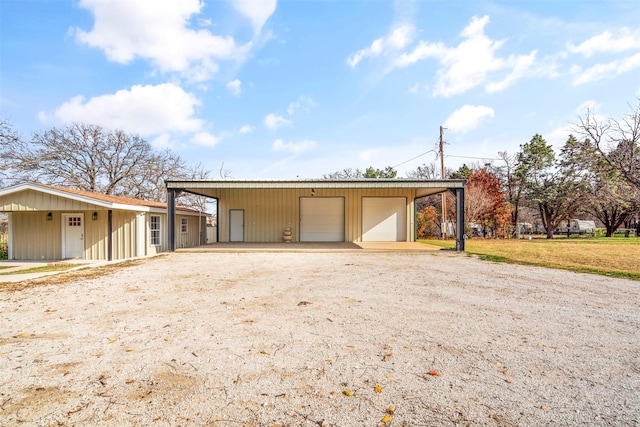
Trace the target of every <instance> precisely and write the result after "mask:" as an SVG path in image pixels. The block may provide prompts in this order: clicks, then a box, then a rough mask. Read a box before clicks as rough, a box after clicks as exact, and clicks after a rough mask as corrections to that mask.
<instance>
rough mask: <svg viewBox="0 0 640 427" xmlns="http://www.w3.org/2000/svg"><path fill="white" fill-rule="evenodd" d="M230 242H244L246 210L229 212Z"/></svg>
mask: <svg viewBox="0 0 640 427" xmlns="http://www.w3.org/2000/svg"><path fill="white" fill-rule="evenodd" d="M229 241H230V242H244V210H242V209H231V210H230V211H229Z"/></svg>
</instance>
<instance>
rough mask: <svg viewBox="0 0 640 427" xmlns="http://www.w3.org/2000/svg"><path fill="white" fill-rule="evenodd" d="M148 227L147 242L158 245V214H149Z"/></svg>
mask: <svg viewBox="0 0 640 427" xmlns="http://www.w3.org/2000/svg"><path fill="white" fill-rule="evenodd" d="M149 229H150V230H151V234H150V236H149V238H150V242H149V243H150V244H151V246H160V215H151V218H150V221H149Z"/></svg>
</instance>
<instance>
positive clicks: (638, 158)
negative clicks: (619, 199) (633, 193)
mask: <svg viewBox="0 0 640 427" xmlns="http://www.w3.org/2000/svg"><path fill="white" fill-rule="evenodd" d="M573 127H574V130H575V132H576V133H578V134H580V135H582V136H584V137H585V138H587V139H588V142H589V143H590V144H592V146H593V148H594V149H595V151H596V152H597V153H598V154H599V155H600V156H602V158H603V159H604V160H605V161H606V163H607V164H608V165H609V167H610V168H611V169H612V170H615V171H617V172H618V173H620V174H621V175H622V176H623V177H624V178H625V179H626V180H627V181H628V182H629V183H630V184H631V185H633V186H634V187H636V188H640V99H639V100H638V105H637V106H636V107H635V108H633V107H632V110H631V112H630V113H628V114H627V115H625V116H623V117H621V118H619V119H616V118H611V117H610V118H608V119H601V118H599V117H598V116H596V114H595V113H594V112H593V111H592V110H587V113H586V114H585V115H584V117H580V118H579V122H578V123H575V124H574V125H573Z"/></svg>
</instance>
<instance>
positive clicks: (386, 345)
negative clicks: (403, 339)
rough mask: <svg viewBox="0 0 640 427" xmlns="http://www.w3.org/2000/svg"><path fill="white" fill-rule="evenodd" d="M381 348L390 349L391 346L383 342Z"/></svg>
mask: <svg viewBox="0 0 640 427" xmlns="http://www.w3.org/2000/svg"><path fill="white" fill-rule="evenodd" d="M382 348H383V349H385V350H392V348H391V346H390V345H388V344H385V346H384V347H382Z"/></svg>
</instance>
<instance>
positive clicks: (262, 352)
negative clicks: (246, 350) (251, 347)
mask: <svg viewBox="0 0 640 427" xmlns="http://www.w3.org/2000/svg"><path fill="white" fill-rule="evenodd" d="M260 354H264V355H265V356H268V355H269V353H267V352H266V351H264V350H262V351H261V352H260Z"/></svg>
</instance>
